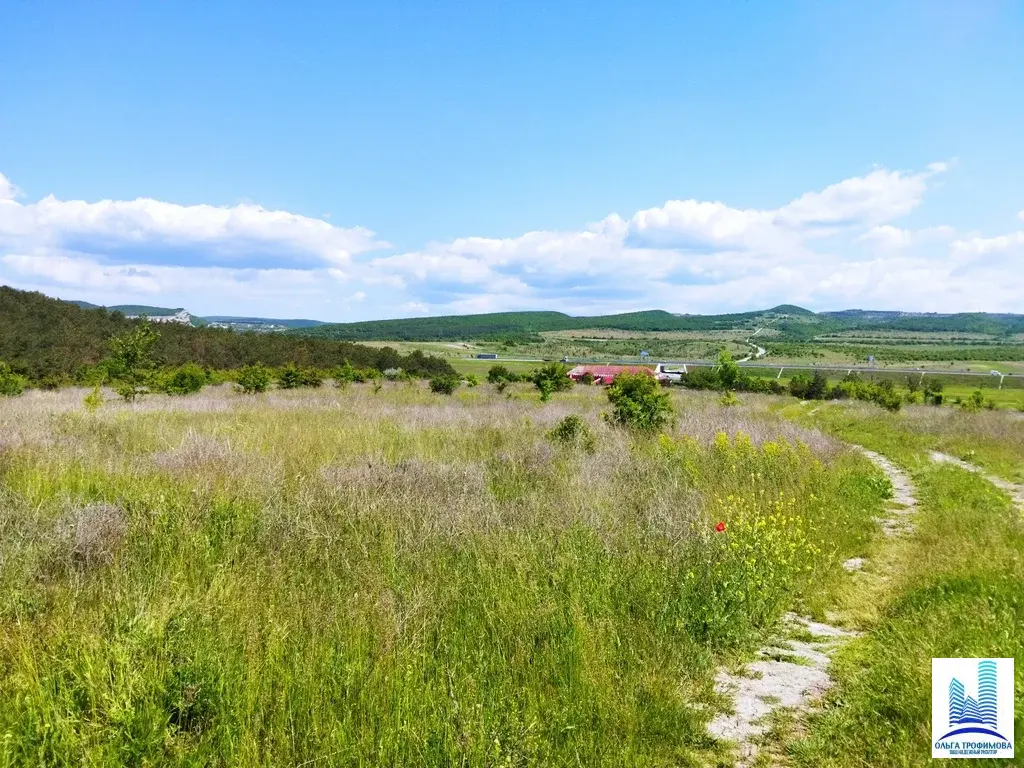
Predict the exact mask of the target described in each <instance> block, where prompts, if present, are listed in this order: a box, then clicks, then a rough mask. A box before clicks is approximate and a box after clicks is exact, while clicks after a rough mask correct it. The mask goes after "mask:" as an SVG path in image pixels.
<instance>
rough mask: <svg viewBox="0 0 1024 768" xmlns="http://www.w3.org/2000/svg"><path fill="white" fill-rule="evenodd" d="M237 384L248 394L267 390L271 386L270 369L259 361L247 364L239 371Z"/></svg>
mask: <svg viewBox="0 0 1024 768" xmlns="http://www.w3.org/2000/svg"><path fill="white" fill-rule="evenodd" d="M237 385H238V389H239V390H240V391H241V392H244V393H245V394H247V395H252V394H255V393H257V392H266V391H267V387H269V386H270V370H269V369H268V368H265V367H263V366H262V365H260V364H259V363H256V364H254V365H247V366H245V367H244V368H243V369H242V370H241V371H239V373H238V381H237Z"/></svg>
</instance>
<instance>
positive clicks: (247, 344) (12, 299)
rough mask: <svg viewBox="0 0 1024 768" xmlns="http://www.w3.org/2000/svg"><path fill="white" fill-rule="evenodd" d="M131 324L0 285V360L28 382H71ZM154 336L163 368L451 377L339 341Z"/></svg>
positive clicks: (178, 331) (444, 370)
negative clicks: (342, 369) (348, 367)
mask: <svg viewBox="0 0 1024 768" xmlns="http://www.w3.org/2000/svg"><path fill="white" fill-rule="evenodd" d="M138 322H139V321H137V320H129V319H127V318H125V316H124V315H123V314H121V313H119V312H111V311H108V310H107V309H105V308H103V307H82V306H79V305H78V304H77V303H76V302H69V301H61V300H59V299H52V298H50V297H48V296H44V295H43V294H41V293H35V292H29V291H19V290H17V289H15V288H10V287H8V286H0V329H3V332H2V333H0V360H2V361H4V362H5V363H8V364H9V365H10V366H11V367H12V368H13V369H14V370H15V372H17V373H20V374H22V375H25V376H28V377H29V378H30V379H32V380H33V381H39V380H42V379H44V378H46V377H56V378H58V379H63V380H66V379H74V378H75V377H76V376H78V375H79V373H80V372H81V370H82V368H83V366H88V365H92V364H95V363H98V362H100V361H101V360H102V359H103V358H104V357H106V355H107V354H108V352H109V345H110V338H111V337H112V336H115V335H118V334H122V333H125V332H126V331H129V330H131V329H132V328H134V327H135V326H136V325H137V324H138ZM157 331H158V332H159V334H160V339H159V341H158V342H157V345H156V349H155V351H154V354H155V357H156V358H157V360H158V362H159V363H160V364H161V365H164V366H178V365H181V364H183V363H186V362H195V363H198V364H200V365H202V366H208V367H210V368H219V369H234V368H239V367H241V366H243V365H247V364H249V363H256V362H259V363H263V364H264V365H270V366H280V365H284V364H285V363H288V362H293V361H294V362H297V363H300V364H302V365H309V366H314V367H317V368H330V367H333V366H336V365H340V364H341V363H342V362H344V361H346V360H347V361H349V362H351V363H352V364H353V365H355V366H356V367H362V368H377V369H380V370H384V369H387V368H402V369H403V370H406V371H409V372H410V373H413V374H422V375H435V374H449V373H452V369H451V367H450V366H449V364H448V363H447V362H445V361H444V360H441V359H440V358H436V357H430V356H428V355H424V354H422V353H419V352H413V353H412V354H409V355H400V354H399V353H398V352H396V351H395V350H393V349H388V348H383V349H375V348H373V347H367V346H364V345H361V344H353V343H351V342H345V341H333V340H329V339H311V338H300V337H295V336H287V335H285V334H283V333H239V332H236V331H233V330H230V329H221V328H210V327H205V328H194V327H192V326H189V325H178V324H175V323H163V324H160V325H159V326H157Z"/></svg>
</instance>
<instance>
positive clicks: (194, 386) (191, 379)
mask: <svg viewBox="0 0 1024 768" xmlns="http://www.w3.org/2000/svg"><path fill="white" fill-rule="evenodd" d="M205 385H206V372H205V371H204V370H203V369H202V368H200V367H199V366H198V365H196V364H195V363H186V364H185V365H183V366H181V368H179V369H178V370H176V371H174V372H173V373H171V374H170V375H169V376H168V377H167V378H166V379H165V380H164V392H166V393H167V394H168V395H191V394H192V393H193V392H198V391H199V390H201V389H202V388H203V387H204V386H205Z"/></svg>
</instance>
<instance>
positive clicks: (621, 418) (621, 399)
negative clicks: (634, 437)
mask: <svg viewBox="0 0 1024 768" xmlns="http://www.w3.org/2000/svg"><path fill="white" fill-rule="evenodd" d="M608 400H609V402H611V404H612V412H611V413H610V414H606V416H605V418H606V419H608V420H609V421H610V422H612V423H613V424H618V425H620V426H624V427H629V428H630V429H635V430H637V431H638V432H648V433H649V432H657V431H658V430H659V429H661V428H662V427H663V426H664V425H665V424H666V422H668V420H669V418H670V417H671V415H672V402H671V399H670V397H669V394H668V393H667V392H664V391H662V388H661V385H660V384H659V383H658V381H657V379H655V378H654V377H653V376H649V375H647V374H645V373H620V374H619V375H618V376H616V377H615V382H614V383H613V384H612V385H611V387H609V388H608Z"/></svg>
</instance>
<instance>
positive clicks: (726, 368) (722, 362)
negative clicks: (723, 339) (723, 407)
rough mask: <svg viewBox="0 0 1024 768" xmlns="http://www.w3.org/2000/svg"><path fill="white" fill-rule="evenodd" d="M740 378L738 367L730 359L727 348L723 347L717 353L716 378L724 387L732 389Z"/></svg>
mask: <svg viewBox="0 0 1024 768" xmlns="http://www.w3.org/2000/svg"><path fill="white" fill-rule="evenodd" d="M739 378H740V367H739V365H737V363H736V361H735V360H733V359H732V355H731V354H729V350H727V349H723V350H722V351H721V352H719V353H718V380H719V381H720V382H721V384H722V387H723V388H725V389H734V388H735V386H736V382H737V381H739Z"/></svg>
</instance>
